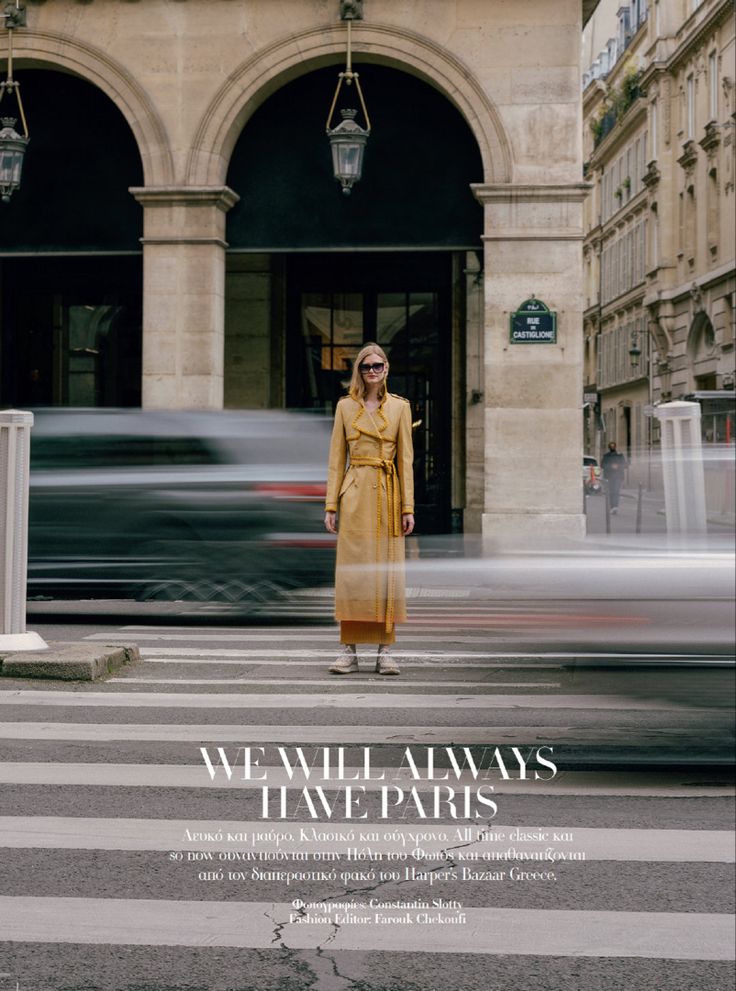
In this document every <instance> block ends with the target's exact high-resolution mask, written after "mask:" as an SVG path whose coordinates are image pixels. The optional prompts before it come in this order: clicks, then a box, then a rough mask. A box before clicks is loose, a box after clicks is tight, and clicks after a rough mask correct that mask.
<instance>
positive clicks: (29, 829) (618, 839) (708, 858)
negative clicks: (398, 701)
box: [0, 816, 736, 864]
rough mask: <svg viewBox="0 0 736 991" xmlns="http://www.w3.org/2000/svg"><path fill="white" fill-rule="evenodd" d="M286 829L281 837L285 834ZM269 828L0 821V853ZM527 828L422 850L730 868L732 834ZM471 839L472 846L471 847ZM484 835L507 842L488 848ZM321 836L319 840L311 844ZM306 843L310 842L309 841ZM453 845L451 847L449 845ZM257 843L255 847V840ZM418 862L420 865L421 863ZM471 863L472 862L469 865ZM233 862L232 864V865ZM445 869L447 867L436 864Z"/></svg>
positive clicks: (137, 843)
mask: <svg viewBox="0 0 736 991" xmlns="http://www.w3.org/2000/svg"><path fill="white" fill-rule="evenodd" d="M282 826H283V829H281V827H282ZM279 828H280V831H281V832H282V833H284V834H285V835H284V838H283V839H280V841H279V850H281V851H283V852H284V853H285V854H290V853H295V852H299V853H305V852H306V853H307V854H309V852H310V850H312V851H313V852H315V851H318V852H320V853H323V852H330V853H339V854H340V855H341V856H342V855H346V854H347V852H348V850H349V849H350V848H351V847H354V846H355V844H356V840H355V839H348V838H347V836H346V835H344V834H345V832H346V831H347V830H348V829H349V828H350V824H349V823H348V824H344V823H340V824H338V825H334V824H330V825H329V826H327V827H325V825H324V823H316V824H315V822H293V821H291V820H289V821H286V822H282V823H280V824H279ZM268 829H269V824H268V823H264V822H263V821H262V820H253V821H246V822H243V821H240V820H238V821H232V822H228V821H226V822H223V821H222V820H221V819H218V820H212V821H207V820H205V821H202V820H191V819H106V818H84V819H83V818H78V817H63V816H0V848H8V849H10V848H12V849H44V850H48V849H57V850H116V851H120V850H177V851H178V850H205V851H208V850H209V851H214V852H219V851H225V850H240V849H242V848H243V846H244V844H243V842H236V841H232V840H231V841H228V839H227V836H228V833H230V834H233V835H237V836H241V835H243V834H247V835H248V837H249V839H248V841H247V843H246V844H245V845H246V846H247V848H248V850H252V851H262V852H264V853H267V852H269V850H271V849H272V848H273V841H272V840H270V839H268V838H267V833H268ZM323 829H327V831H328V832H330V833H334V835H335V838H334V839H331V840H330V841H329V842H328V843H324V842H321V841H320V840H319V834H320V833H321V832H322V830H323ZM359 830H370V831H371V833H372V834H373V836H372V838H371V842H370V847H371V851H373V853H380V854H383V853H392V852H393V851H395V850H397V849H402V850H407V851H410V850H412V849H414V848H415V847H416V846H417V843H416V839H415V837H416V826H415V825H414V826H407V825H403V824H399V825H396V824H393V823H392V824H391V825H390V826H387V825H386V823H375V822H373V823H369V822H367V821H365V820H361V822H360V824H359V827H358V831H359ZM525 830H526V827H524V826H514V825H508V824H504V823H502V822H495V821H494V823H493V825H489V826H488V827H487V828H486V830H485V831H483V830H481V829H480V827H478V826H473V827H467V826H465V825H463V826H452V825H447V824H446V825H444V826H431V825H430V826H427V825H426V824H424V823H422V824H421V834H422V841H421V848H422V850H424V851H426V852H427V853H431V854H435V853H440V852H442V851H445V852H446V853H447V855H448V860H451V859H452V854H453V851H454V850H456V849H461V850H462V851H463V853H464V854H465V855H468V854H471V853H473V852H474V851H475V852H482V851H483V850H489V849H490V848H491V847H492V846H494V845H495V846H498V847H499V849H501V850H504V849H506V847H507V846H508V845H509V843H512V844H513V845H514V847H515V849H517V850H522V851H524V852H525V853H528V854H532V855H533V854H539V853H544V852H545V850H548V849H549V848H550V847H553V848H554V849H555V850H561V851H565V852H569V851H582V852H584V854H585V860H586V862H587V861H594V860H611V861H632V862H633V861H641V862H647V863H693V864H695V863H698V864H714V863H719V864H732V863H734V859H736V854H735V853H734V834H733V832H731V831H729V830H700V829H611V828H597V827H577V826H560V825H556V826H542V825H535V826H534V833H536V834H543V835H545V836H547V837H548V839H545V840H538V839H532V840H525V839H520V838H519V837H522V836H523V835H524V832H525ZM187 832H188V833H189V834H197V835H219V836H221V837H223V839H221V840H219V841H218V840H212V841H209V840H208V841H201V840H190V839H187V838H186V834H187ZM469 833H472V834H473V835H474V837H475V838H474V839H470V840H468V839H467V835H468V834H469ZM486 834H490V835H491V836H493V835H495V836H497V837H498V835H499V834H503V835H504V836H505V837H506V839H505V840H498V839H496V840H489V839H486V838H485V837H486ZM315 835H316V837H317V838H316V839H315V838H313V837H314V836H315ZM305 837H306V838H305ZM448 837H449V839H448ZM251 838H252V839H251ZM420 859H421V858H420ZM468 860H469V861H470V858H468ZM233 862H234V861H233ZM439 863H442V861H439Z"/></svg>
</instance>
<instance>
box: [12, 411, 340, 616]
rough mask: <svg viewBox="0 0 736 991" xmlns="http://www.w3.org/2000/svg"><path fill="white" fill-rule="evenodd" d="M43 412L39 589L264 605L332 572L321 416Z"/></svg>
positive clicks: (34, 527)
mask: <svg viewBox="0 0 736 991" xmlns="http://www.w3.org/2000/svg"><path fill="white" fill-rule="evenodd" d="M34 415H35V423H34V427H33V430H32V434H31V483H30V526H29V568H28V594H29V597H31V598H33V597H39V596H49V597H57V598H59V597H60V598H84V597H92V598H110V597H114V598H136V599H167V600H180V599H191V600H198V601H207V600H220V601H226V602H237V603H248V602H251V603H253V604H258V603H262V602H264V601H270V600H272V599H273V598H274V597H277V596H278V595H279V594H281V593H282V592H284V591H285V590H290V589H294V588H299V587H303V586H314V585H320V584H322V583H328V582H330V581H331V580H332V575H333V567H334V550H333V548H334V539H335V538H334V537H332V536H331V535H330V534H327V533H325V530H324V525H323V507H324V495H325V477H326V464H327V453H328V448H329V435H330V428H331V424H330V423H329V422H328V421H327V419H325V418H324V417H322V416H320V415H312V414H308V413H290V412H284V411H247V412H245V411H242V412H229V411H228V412H214V411H213V412H210V411H204V412H179V411H156V410H141V409H124V410H110V409H78V410H75V409H46V410H36V411H34Z"/></svg>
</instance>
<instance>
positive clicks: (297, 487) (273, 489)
mask: <svg viewBox="0 0 736 991" xmlns="http://www.w3.org/2000/svg"><path fill="white" fill-rule="evenodd" d="M253 491H254V492H262V493H263V494H264V495H268V496H270V497H271V498H272V499H289V500H290V501H291V502H324V499H325V495H326V493H327V486H326V485H325V484H324V483H320V484H319V485H306V484H304V483H302V482H294V483H291V482H262V483H261V484H259V485H254V486H253Z"/></svg>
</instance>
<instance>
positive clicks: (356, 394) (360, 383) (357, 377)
mask: <svg viewBox="0 0 736 991" xmlns="http://www.w3.org/2000/svg"><path fill="white" fill-rule="evenodd" d="M369 354H377V355H378V357H379V358H380V359H381V360H382V361H383V362H384V364H385V366H386V368H385V374H384V376H383V381H382V382H381V385H380V387H379V389H378V398H379V399H383V397H384V396H385V395H386V380H387V379H388V358H387V357H386V352H385V351H384V350H383V348H381V347H379V346H378V345H377V344H374V343H372V342H369V343H368V344H365V345H364V346H363V347H362V348H361V349H360V351H358V354H357V357H356V359H355V361H354V362H353V374H352V375H351V377H350V384H349V385H348V395H349V396H350V398H351V399H355V400H356V402H360V401H361V400H362V399H365V379H364V378H363V376H362V374H361V372H360V366H361V363H362V362H363V361H364V360H365V359H366V358H367V357H368V355H369Z"/></svg>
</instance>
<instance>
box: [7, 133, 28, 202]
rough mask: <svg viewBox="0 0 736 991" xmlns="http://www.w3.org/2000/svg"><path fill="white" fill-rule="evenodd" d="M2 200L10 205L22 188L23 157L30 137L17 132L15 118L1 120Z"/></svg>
mask: <svg viewBox="0 0 736 991" xmlns="http://www.w3.org/2000/svg"><path fill="white" fill-rule="evenodd" d="M0 124H2V127H0V199H2V201H3V203H10V197H11V195H12V193H14V192H15V190H16V189H18V188H19V186H20V174H21V171H22V169H23V156H24V155H25V153H26V147H27V145H28V137H27V136H26V137H24V136H23V135H21V134H18V132H17V131H16V130H15V117H2V118H0Z"/></svg>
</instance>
